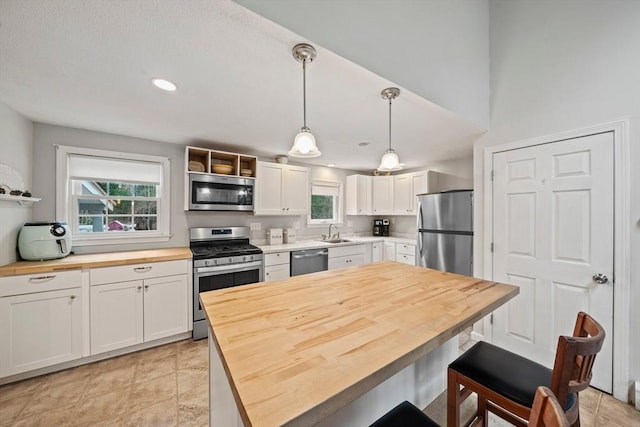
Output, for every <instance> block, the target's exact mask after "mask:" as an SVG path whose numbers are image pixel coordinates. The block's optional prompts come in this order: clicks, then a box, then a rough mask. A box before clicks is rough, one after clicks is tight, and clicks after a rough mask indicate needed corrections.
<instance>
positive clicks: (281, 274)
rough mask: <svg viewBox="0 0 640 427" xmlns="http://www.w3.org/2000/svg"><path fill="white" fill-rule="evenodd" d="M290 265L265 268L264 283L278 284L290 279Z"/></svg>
mask: <svg viewBox="0 0 640 427" xmlns="http://www.w3.org/2000/svg"><path fill="white" fill-rule="evenodd" d="M289 266H290V265H289V264H288V263H287V264H279V265H270V266H268V267H265V268H264V281H265V282H277V281H278V280H284V279H288V278H289V271H290V267H289Z"/></svg>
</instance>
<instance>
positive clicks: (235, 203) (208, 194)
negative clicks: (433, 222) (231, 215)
mask: <svg viewBox="0 0 640 427" xmlns="http://www.w3.org/2000/svg"><path fill="white" fill-rule="evenodd" d="M253 187H254V179H252V178H242V177H239V176H220V175H201V174H195V173H190V174H189V210H190V211H253Z"/></svg>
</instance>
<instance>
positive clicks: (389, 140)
mask: <svg viewBox="0 0 640 427" xmlns="http://www.w3.org/2000/svg"><path fill="white" fill-rule="evenodd" d="M391 99H392V98H389V150H391Z"/></svg>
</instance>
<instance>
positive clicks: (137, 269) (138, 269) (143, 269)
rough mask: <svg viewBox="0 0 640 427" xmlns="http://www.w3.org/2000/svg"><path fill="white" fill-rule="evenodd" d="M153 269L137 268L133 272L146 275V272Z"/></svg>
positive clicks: (148, 267)
mask: <svg viewBox="0 0 640 427" xmlns="http://www.w3.org/2000/svg"><path fill="white" fill-rule="evenodd" d="M152 268H153V267H151V266H147V267H136V268H134V269H133V271H135V272H136V273H144V272H146V271H150V270H151V269H152Z"/></svg>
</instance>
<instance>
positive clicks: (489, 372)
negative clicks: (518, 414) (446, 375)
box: [449, 341, 576, 408]
mask: <svg viewBox="0 0 640 427" xmlns="http://www.w3.org/2000/svg"><path fill="white" fill-rule="evenodd" d="M449 368H451V369H453V370H455V371H457V372H459V373H461V374H462V375H464V376H466V377H468V378H471V379H472V380H474V381H476V382H478V383H480V384H483V385H484V386H486V387H487V388H490V389H491V390H493V391H495V392H496V393H499V394H501V395H503V396H505V397H507V398H509V399H511V400H513V401H515V402H518V403H520V404H521V405H524V406H527V407H529V408H531V407H532V406H533V398H534V397H535V394H536V388H538V386H541V385H543V386H546V387H551V374H552V372H551V369H548V368H546V367H544V366H542V365H540V364H538V363H536V362H533V361H531V360H529V359H527V358H525V357H522V356H519V355H517V354H515V353H511V352H510V351H507V350H504V349H501V348H500V347H496V346H495V345H492V344H489V343H486V342H484V341H480V342H479V343H477V344H476V345H474V346H473V347H471V348H470V349H469V350H467V351H466V352H465V353H464V354H463V355H462V356H460V357H458V358H457V359H456V360H455V361H453V362H452V363H451V364H450V365H449ZM575 397H576V396H575V394H570V395H569V396H568V398H567V408H571V406H572V405H573V403H574V401H575Z"/></svg>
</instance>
